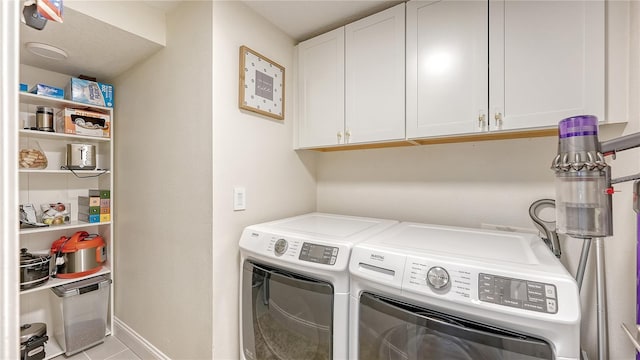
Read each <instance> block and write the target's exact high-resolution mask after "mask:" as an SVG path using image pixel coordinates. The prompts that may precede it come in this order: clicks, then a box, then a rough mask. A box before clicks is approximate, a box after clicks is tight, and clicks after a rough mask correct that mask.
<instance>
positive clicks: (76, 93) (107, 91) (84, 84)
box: [65, 78, 113, 108]
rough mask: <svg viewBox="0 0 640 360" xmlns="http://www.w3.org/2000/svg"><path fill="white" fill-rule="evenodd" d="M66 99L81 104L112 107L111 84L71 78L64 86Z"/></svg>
mask: <svg viewBox="0 0 640 360" xmlns="http://www.w3.org/2000/svg"><path fill="white" fill-rule="evenodd" d="M65 91H66V93H67V99H69V100H71V101H77V102H81V103H83V104H90V105H98V106H105V107H110V108H112V107H113V85H109V84H103V83H100V82H95V81H90V80H84V79H78V78H71V80H70V81H69V83H68V84H67V86H66V87H65Z"/></svg>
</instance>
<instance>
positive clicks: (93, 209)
mask: <svg viewBox="0 0 640 360" xmlns="http://www.w3.org/2000/svg"><path fill="white" fill-rule="evenodd" d="M101 210H102V209H101V208H100V207H99V206H87V205H78V212H79V213H82V214H88V215H99V214H100V211H101Z"/></svg>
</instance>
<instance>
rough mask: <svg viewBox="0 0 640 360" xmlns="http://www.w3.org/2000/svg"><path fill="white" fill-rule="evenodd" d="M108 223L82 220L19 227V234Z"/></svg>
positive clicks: (109, 222)
mask: <svg viewBox="0 0 640 360" xmlns="http://www.w3.org/2000/svg"><path fill="white" fill-rule="evenodd" d="M110 224H111V221H104V222H95V223H88V222H84V221H71V223H69V224H63V225H54V226H43V227H38V228H30V229H20V235H25V234H35V233H43V232H49V231H59V230H69V229H77V228H86V227H88V226H102V225H110Z"/></svg>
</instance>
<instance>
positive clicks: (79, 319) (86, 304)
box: [51, 275, 111, 356]
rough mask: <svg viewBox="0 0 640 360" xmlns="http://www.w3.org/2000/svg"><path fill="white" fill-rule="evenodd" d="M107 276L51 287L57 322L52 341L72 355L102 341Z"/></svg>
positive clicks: (105, 315) (104, 325)
mask: <svg viewBox="0 0 640 360" xmlns="http://www.w3.org/2000/svg"><path fill="white" fill-rule="evenodd" d="M110 287H111V279H109V278H108V277H106V276H105V275H101V276H96V277H92V278H89V279H85V280H80V281H76V282H72V283H69V284H65V285H60V286H56V287H54V288H51V290H52V292H53V293H54V294H55V295H56V297H52V299H53V300H54V301H56V302H57V307H58V308H59V309H60V311H59V312H58V313H59V314H60V315H61V319H58V320H60V321H56V322H54V323H55V324H61V326H57V327H56V328H55V329H54V333H53V335H54V337H55V339H56V341H58V343H59V344H60V345H61V346H62V348H63V349H64V350H65V355H67V356H69V355H73V354H75V353H78V352H80V351H82V350H84V349H87V348H89V347H92V346H94V345H97V344H100V343H102V342H103V341H104V338H105V335H106V331H107V313H108V306H109V290H110Z"/></svg>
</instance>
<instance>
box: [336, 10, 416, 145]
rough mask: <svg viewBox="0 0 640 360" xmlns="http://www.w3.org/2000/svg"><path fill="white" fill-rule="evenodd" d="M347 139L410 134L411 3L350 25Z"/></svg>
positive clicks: (360, 140) (393, 137)
mask: <svg viewBox="0 0 640 360" xmlns="http://www.w3.org/2000/svg"><path fill="white" fill-rule="evenodd" d="M345 38H346V40H345V41H346V47H347V51H346V71H345V76H346V83H345V89H346V94H345V96H346V97H345V99H346V101H345V111H346V118H345V143H363V142H375V141H382V140H398V139H404V138H405V131H404V128H405V116H404V109H405V104H404V99H405V97H404V90H405V82H404V78H405V73H404V69H405V56H404V54H405V6H404V4H400V5H398V6H395V7H393V8H391V9H388V10H386V11H383V12H380V13H377V14H375V15H372V16H369V17H367V18H364V19H362V20H360V21H356V22H354V23H351V24H349V25H347V26H345Z"/></svg>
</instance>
